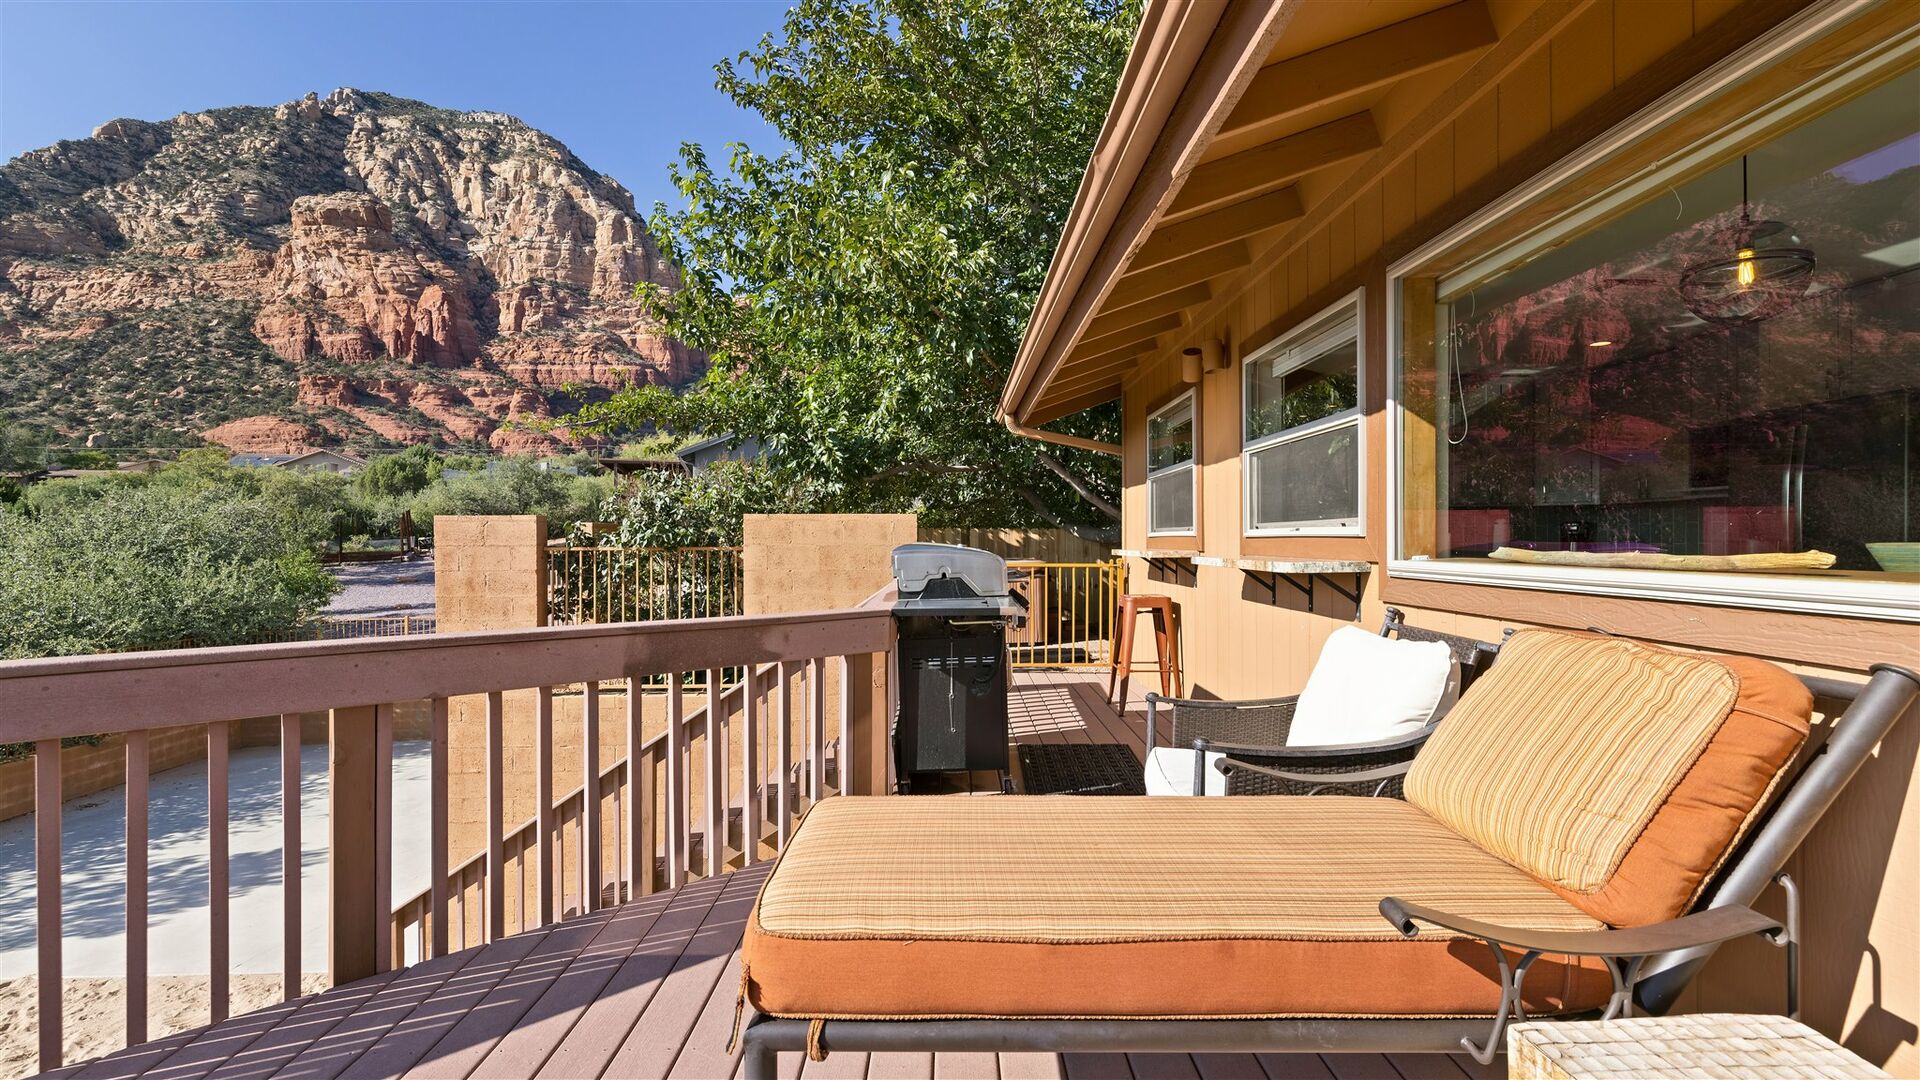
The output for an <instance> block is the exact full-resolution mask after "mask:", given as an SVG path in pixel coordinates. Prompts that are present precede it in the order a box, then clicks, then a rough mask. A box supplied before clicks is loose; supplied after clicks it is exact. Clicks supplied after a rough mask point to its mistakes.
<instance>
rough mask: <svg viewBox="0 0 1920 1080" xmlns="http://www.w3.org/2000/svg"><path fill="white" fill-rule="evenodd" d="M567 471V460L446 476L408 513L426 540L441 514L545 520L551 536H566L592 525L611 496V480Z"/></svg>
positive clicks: (503, 462) (514, 460)
mask: <svg viewBox="0 0 1920 1080" xmlns="http://www.w3.org/2000/svg"><path fill="white" fill-rule="evenodd" d="M448 467H449V469H450V470H451V469H452V465H451V463H449V466H448ZM566 469H567V463H566V461H565V459H560V460H555V461H539V460H535V459H533V458H525V457H509V458H502V459H500V460H498V461H495V462H493V463H492V464H491V466H490V467H488V468H486V469H484V470H483V471H479V472H461V473H452V472H449V473H443V474H442V475H441V477H440V479H438V480H436V481H434V482H433V483H432V484H431V485H429V486H428V487H427V488H425V489H424V490H422V491H421V492H420V493H419V494H417V495H415V496H414V497H413V499H412V500H410V501H409V503H408V504H407V509H409V510H411V511H412V513H413V524H414V528H416V529H418V530H419V531H420V532H421V533H422V534H423V535H432V533H433V519H434V518H436V517H438V516H439V515H441V514H544V515H546V518H547V531H548V532H549V534H551V535H553V536H564V535H566V533H567V531H568V530H569V529H571V528H572V527H573V526H574V525H575V524H576V523H578V522H582V521H588V520H591V519H592V518H593V516H594V514H595V512H596V510H597V508H598V507H599V506H600V504H601V503H602V502H604V501H605V500H606V498H607V497H608V496H609V495H611V494H612V493H613V478H612V477H610V476H607V475H605V474H603V473H602V474H592V475H586V474H578V473H574V472H569V471H566Z"/></svg>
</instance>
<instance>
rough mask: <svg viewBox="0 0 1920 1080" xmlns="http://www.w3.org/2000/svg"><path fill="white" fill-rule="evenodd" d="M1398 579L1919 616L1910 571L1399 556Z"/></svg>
mask: <svg viewBox="0 0 1920 1080" xmlns="http://www.w3.org/2000/svg"><path fill="white" fill-rule="evenodd" d="M1387 572H1388V574H1389V575H1390V576H1392V577H1399V578H1408V579H1412V580H1417V581H1442V582H1455V583H1459V584H1468V585H1492V586H1498V587H1502V588H1512V589H1536V590H1543V591H1547V592H1560V593H1580V594H1585V595H1590V596H1621V597H1630V598H1635V599H1642V600H1661V601H1672V602H1678V603H1690V604H1716V605H1720V606H1723V607H1744V608H1759V609H1762V610H1767V611H1793V612H1803V613H1806V614H1814V615H1842V616H1848V617H1852V618H1861V619H1884V620H1889V621H1894V622H1920V582H1916V581H1914V580H1912V578H1911V576H1910V575H1899V576H1893V575H1879V574H1870V575H1867V574H1859V575H1857V574H1851V573H1848V572H1846V571H1834V572H1828V573H1808V574H1792V575H1788V574H1713V573H1690V572H1687V571H1684V570H1618V569H1603V568H1597V567H1596V568H1589V567H1572V566H1501V565H1495V564H1492V563H1490V562H1489V561H1488V560H1485V559H1394V560H1391V561H1390V562H1388V564H1387Z"/></svg>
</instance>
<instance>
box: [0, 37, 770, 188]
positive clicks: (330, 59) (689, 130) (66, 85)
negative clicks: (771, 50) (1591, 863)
mask: <svg viewBox="0 0 1920 1080" xmlns="http://www.w3.org/2000/svg"><path fill="white" fill-rule="evenodd" d="M785 9H786V4H785V3H781V2H755V0H736V2H720V0H714V2H706V3H701V2H670V0H656V2H634V3H557V2H556V3H529V2H504V0H497V2H451V0H449V2H441V3H431V2H358V0H331V2H319V0H285V2H274V0H257V2H253V3H224V2H221V3H214V2H142V3H115V2H96V3H81V2H70V3H44V2H35V0H0V159H7V160H11V159H12V158H14V157H15V156H17V155H19V154H20V153H21V152H23V151H26V150H31V149H35V148H38V147H41V146H46V145H48V144H50V143H53V142H56V141H58V140H60V139H63V138H64V139H75V138H84V137H85V136H86V135H88V134H89V133H90V132H92V130H93V129H94V128H95V127H97V126H98V125H99V124H101V123H102V122H103V121H106V120H110V119H113V118H115V117H121V116H130V117H135V118H138V119H142V120H164V119H166V118H168V117H171V116H173V115H175V114H177V113H180V112H187V111H198V110H201V109H210V108H217V107H220V106H226V105H275V104H278V103H280V102H282V101H291V100H293V99H295V98H298V97H300V96H302V95H303V94H305V93H307V92H308V91H309V90H312V91H318V92H319V93H320V94H322V95H325V94H326V93H327V92H328V91H329V90H332V89H334V88H335V87H339V86H352V87H357V88H359V89H362V90H382V91H386V92H388V93H392V94H398V95H400V96H401V97H409V98H417V99H419V100H421V101H425V102H427V103H429V104H432V105H437V106H441V107H444V108H454V109H488V110H492V111H496V112H504V113H509V114H512V115H514V116H518V117H520V118H521V119H522V120H525V121H526V122H527V123H529V124H532V125H533V126H534V127H537V128H540V129H541V130H543V131H546V132H547V133H548V134H551V135H553V136H554V137H555V138H558V139H559V140H560V141H561V142H564V143H566V144H567V146H568V147H569V148H570V149H572V150H573V152H574V153H575V154H578V155H579V156H580V158H581V159H582V160H583V161H585V162H586V163H587V164H588V165H590V166H592V167H593V168H595V169H597V170H599V171H600V172H603V173H606V174H607V175H609V176H612V177H613V178H614V179H616V180H618V181H620V182H621V183H622V184H625V185H626V186H627V188H628V189H629V190H631V191H632V192H633V194H634V200H635V202H636V203H637V204H638V206H639V208H640V211H641V212H642V213H643V214H644V213H646V212H647V211H648V210H649V209H650V208H651V207H652V205H653V203H654V201H655V200H656V199H663V200H666V201H668V202H669V203H674V204H677V203H678V201H679V200H678V198H677V197H676V195H675V193H674V191H673V190H672V187H671V185H670V183H669V181H668V179H667V165H668V163H669V162H670V161H672V160H673V159H674V157H675V155H676V153H677V151H678V148H679V145H680V143H681V142H682V141H692V142H699V143H704V144H706V145H707V147H708V149H709V151H711V152H712V154H713V157H714V159H715V160H717V161H724V160H725V156H724V154H722V153H721V152H720V150H719V148H720V146H721V145H722V144H724V143H726V142H728V141H745V142H747V143H749V144H750V145H753V146H754V147H756V148H757V149H764V150H773V149H776V148H777V146H778V139H777V138H776V137H775V136H774V134H773V132H772V130H771V129H770V128H768V127H766V126H765V125H763V124H762V123H761V122H760V120H759V118H758V117H757V116H754V115H752V114H749V113H746V112H743V111H741V110H739V109H737V108H735V107H734V105H733V104H732V103H731V102H729V101H728V100H726V99H725V98H724V97H722V96H721V95H720V93H719V92H718V91H716V90H715V89H714V88H713V65H714V64H715V63H716V62H717V61H719V60H720V59H721V58H723V57H727V56H732V55H734V54H736V53H739V52H740V51H742V50H743V49H747V48H750V47H751V46H752V45H753V44H754V43H755V42H757V41H758V40H759V38H760V35H761V34H763V33H765V32H767V31H769V30H775V29H778V27H779V25H780V20H781V16H782V15H783V14H784V12H785Z"/></svg>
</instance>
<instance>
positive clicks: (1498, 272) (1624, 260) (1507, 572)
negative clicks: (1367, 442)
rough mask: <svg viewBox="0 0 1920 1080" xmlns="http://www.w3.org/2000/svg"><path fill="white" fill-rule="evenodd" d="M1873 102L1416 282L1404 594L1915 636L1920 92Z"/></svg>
mask: <svg viewBox="0 0 1920 1080" xmlns="http://www.w3.org/2000/svg"><path fill="white" fill-rule="evenodd" d="M1867 82H1868V80H1866V79H1865V78H1863V77H1861V78H1855V79H1854V81H1852V82H1848V81H1847V76H1846V75H1845V73H1844V71H1843V73H1842V74H1841V75H1839V76H1836V77H1834V78H1833V79H1832V80H1830V81H1829V82H1826V83H1824V84H1819V85H1817V86H1816V87H1815V88H1813V89H1809V90H1804V91H1802V92H1801V93H1800V94H1799V96H1797V97H1795V98H1793V99H1791V100H1788V101H1784V102H1775V103H1773V104H1771V105H1768V106H1766V107H1765V108H1764V109H1761V110H1759V111H1757V112H1755V113H1753V114H1750V115H1749V116H1748V117H1746V118H1743V119H1742V121H1741V123H1740V124H1739V125H1738V127H1737V129H1735V128H1729V129H1728V130H1727V131H1726V132H1723V133H1722V134H1720V135H1718V136H1714V137H1711V138H1709V139H1708V140H1706V141H1705V142H1704V143H1700V144H1696V145H1695V146H1694V147H1692V148H1690V149H1688V150H1683V151H1682V152H1680V153H1677V154H1673V155H1670V156H1669V157H1668V158H1667V159H1666V160H1667V161H1670V162H1671V164H1670V165H1669V166H1668V167H1666V168H1664V169H1662V170H1659V171H1654V172H1650V173H1648V174H1644V175H1643V177H1642V178H1639V179H1635V180H1631V181H1627V182H1624V183H1623V184H1622V185H1621V188H1620V189H1615V190H1613V191H1603V192H1600V193H1598V194H1596V195H1594V196H1593V197H1592V198H1591V199H1590V200H1589V202H1588V203H1586V204H1585V205H1584V206H1583V207H1582V208H1577V209H1575V210H1573V211H1571V212H1569V213H1568V214H1566V215H1564V216H1563V217H1562V218H1561V219H1560V220H1558V221H1557V222H1555V223H1554V224H1552V225H1549V226H1548V227H1547V228H1546V229H1544V230H1542V231H1541V232H1538V233H1535V234H1533V235H1530V236H1527V237H1524V238H1522V239H1521V240H1519V241H1516V242H1513V243H1510V244H1507V245H1506V246H1504V247H1501V248H1498V249H1496V250H1494V251H1492V252H1491V253H1489V254H1484V255H1478V254H1474V253H1467V254H1464V255H1463V254H1462V253H1461V252H1462V249H1463V248H1466V247H1467V246H1469V245H1470V244H1471V234H1470V233H1469V235H1468V236H1467V238H1466V239H1464V240H1454V239H1450V238H1445V237H1443V238H1442V240H1441V241H1439V242H1438V244H1437V249H1436V250H1434V251H1432V252H1424V253H1416V254H1415V255H1414V256H1413V257H1411V258H1410V260H1409V262H1410V263H1413V264H1415V265H1414V266H1413V268H1412V269H1411V270H1410V271H1408V272H1406V273H1404V274H1403V273H1401V272H1400V270H1399V269H1398V268H1396V271H1395V277H1397V278H1398V279H1399V280H1398V286H1399V290H1400V291H1399V292H1398V293H1397V296H1396V299H1397V301H1398V305H1397V306H1398V308H1399V311H1398V314H1397V317H1396V324H1397V327H1398V333H1399V337H1400V341H1399V347H1398V353H1397V356H1396V361H1397V372H1396V377H1397V379H1398V389H1397V393H1396V399H1397V401H1398V403H1399V405H1400V406H1401V408H1400V411H1399V413H1398V415H1397V421H1398V427H1397V430H1396V432H1395V434H1396V436H1397V438H1396V443H1397V447H1396V456H1397V458H1398V462H1397V466H1398V473H1397V485H1398V496H1399V497H1398V500H1397V502H1398V511H1397V514H1398V516H1397V518H1396V521H1395V536H1394V547H1395V561H1394V562H1393V571H1394V573H1396V574H1404V575H1405V576H1410V577H1426V578H1433V579H1441V580H1447V579H1453V580H1475V581H1480V582H1483V583H1484V582H1487V581H1492V582H1494V583H1500V584H1513V585H1532V586H1533V587H1549V588H1555V589H1562V590H1569V591H1588V592H1600V593H1608V594H1613V595H1646V596H1654V597H1659V598H1663V599H1682V600H1696V601H1708V602H1715V603H1733V604H1741V605H1746V606H1759V607H1779V608H1786V609H1792V610H1809V611H1823V612H1833V613H1840V614H1856V615H1871V616H1875V617H1881V618H1888V617H1891V618H1906V619H1912V618H1920V588H1916V585H1920V573H1916V571H1920V218H1917V217H1916V215H1915V213H1914V207H1915V205H1916V203H1915V199H1916V196H1917V195H1920V71H1914V70H1909V71H1908V72H1906V73H1905V74H1902V75H1899V76H1898V77H1896V78H1894V79H1892V80H1891V81H1886V82H1883V83H1882V84H1881V85H1879V86H1877V87H1873V88H1871V89H1865V90H1864V92H1863V89H1862V86H1863V85H1865V84H1867ZM1709 92H1710V91H1709ZM1834 102H1839V103H1838V104H1837V105H1836V104H1832V103H1834ZM1821 110H1825V111H1821ZM1755 131H1768V132H1770V134H1769V135H1767V136H1766V137H1764V138H1755V136H1754V135H1752V134H1751V133H1752V132H1755ZM1631 134H1632V133H1627V134H1623V135H1621V136H1620V138H1621V139H1622V140H1628V139H1629V137H1630V135H1631ZM1620 145H1622V146H1625V145H1628V143H1627V142H1622V143H1620ZM1595 153H1596V155H1600V156H1598V157H1597V158H1596V160H1599V161H1604V160H1606V158H1605V156H1604V151H1598V150H1597V151H1595ZM1564 184H1565V181H1564V180H1562V181H1561V184H1560V186H1561V187H1562V189H1563V190H1564ZM1629 184H1630V185H1632V186H1631V188H1628V186H1627V185H1629ZM1544 194H1546V192H1545V191H1542V192H1537V193H1531V194H1528V193H1522V196H1521V197H1522V198H1523V199H1527V198H1531V199H1537V198H1539V197H1540V196H1541V195H1544ZM1524 206H1525V203H1524V202H1521V203H1518V204H1513V205H1510V206H1509V207H1507V208H1505V209H1502V210H1501V213H1502V214H1506V213H1511V212H1512V209H1514V208H1524ZM1489 220H1491V219H1489ZM1422 263H1424V264H1426V265H1432V266H1436V267H1440V268H1443V269H1442V270H1441V271H1440V272H1438V273H1433V272H1428V273H1429V274H1430V276H1427V275H1423V273H1422V267H1421V266H1420V265H1419V264H1422ZM1674 556H1685V557H1687V558H1685V559H1675V558H1673V557H1674ZM1734 571H1739V572H1738V573H1736V572H1734Z"/></svg>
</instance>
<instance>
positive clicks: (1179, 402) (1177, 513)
mask: <svg viewBox="0 0 1920 1080" xmlns="http://www.w3.org/2000/svg"><path fill="white" fill-rule="evenodd" d="M1193 416H1194V413H1193V391H1191V390H1189V391H1187V392H1186V393H1184V394H1182V395H1180V396H1179V397H1177V398H1175V399H1174V400H1172V401H1170V402H1168V403H1167V404H1166V405H1164V406H1162V407H1161V408H1160V409H1158V410H1156V411H1155V412H1154V413H1153V414H1151V415H1150V416H1148V417H1147V533H1148V535H1151V536H1191V535H1193V532H1194V527H1193V522H1194V510H1195V507H1196V505H1197V494H1196V491H1195V482H1196V479H1197V478H1196V477H1195V475H1194V449H1193V448H1194V430H1193Z"/></svg>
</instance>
